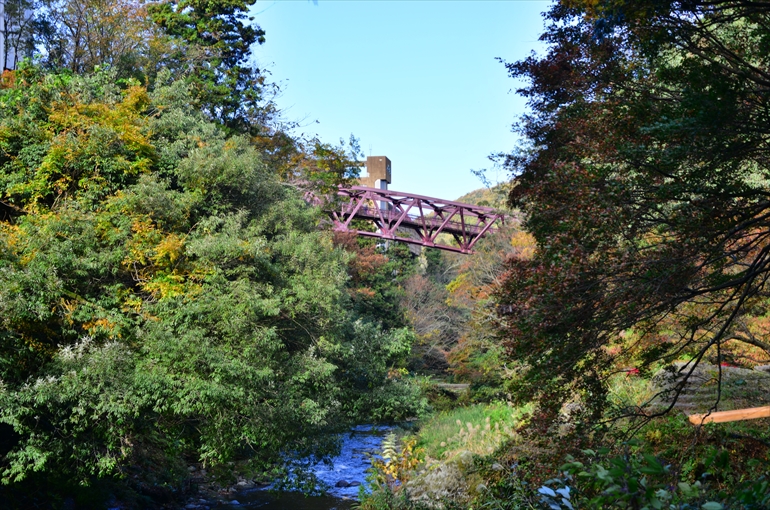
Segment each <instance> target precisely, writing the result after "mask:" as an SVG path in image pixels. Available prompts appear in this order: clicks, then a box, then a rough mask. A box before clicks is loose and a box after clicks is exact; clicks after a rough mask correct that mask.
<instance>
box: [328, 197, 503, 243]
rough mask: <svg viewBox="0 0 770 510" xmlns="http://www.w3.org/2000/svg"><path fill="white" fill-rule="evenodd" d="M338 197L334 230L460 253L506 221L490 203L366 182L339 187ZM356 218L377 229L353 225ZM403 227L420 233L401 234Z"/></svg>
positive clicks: (334, 213)
mask: <svg viewBox="0 0 770 510" xmlns="http://www.w3.org/2000/svg"><path fill="white" fill-rule="evenodd" d="M338 198H339V199H340V201H338V203H337V206H336V207H335V208H334V209H333V210H331V211H330V216H331V218H332V221H333V222H334V228H335V230H338V231H348V232H349V231H353V232H355V233H357V234H358V235H363V236H370V237H379V238H382V239H391V240H395V241H401V242H407V243H413V244H420V245H423V246H432V247H436V248H439V249H443V250H450V251H456V252H460V253H471V252H472V249H473V246H474V245H475V243H476V241H478V239H480V238H481V237H482V236H483V235H484V234H486V233H487V232H489V231H490V230H492V229H494V228H495V225H497V224H499V223H502V222H504V221H505V215H504V214H502V213H500V212H498V211H496V210H494V209H492V208H491V207H481V206H475V205H471V204H464V203H462V202H454V201H450V200H442V199H439V198H433V197H428V196H424V195H416V194H412V193H403V192H400V191H393V190H382V189H377V188H367V187H364V186H353V187H351V188H340V190H339V192H338ZM356 218H358V219H364V220H369V221H372V222H373V223H374V224H375V225H376V226H377V228H378V230H377V232H368V231H360V230H356V229H354V228H352V227H351V222H352V220H353V219H356ZM404 230H407V231H410V232H413V233H414V234H416V235H417V237H416V238H415V237H404V236H403V235H399V234H400V233H402V232H403V231H404ZM441 234H450V235H451V236H452V237H453V238H454V239H455V241H456V242H457V246H454V245H451V244H447V243H446V242H443V241H442V240H441V239H440V238H439V236H440V235H441Z"/></svg>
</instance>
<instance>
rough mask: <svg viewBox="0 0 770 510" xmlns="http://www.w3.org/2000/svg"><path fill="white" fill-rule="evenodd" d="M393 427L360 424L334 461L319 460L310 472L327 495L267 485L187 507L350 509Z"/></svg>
mask: <svg viewBox="0 0 770 510" xmlns="http://www.w3.org/2000/svg"><path fill="white" fill-rule="evenodd" d="M391 428H392V427H388V426H384V425H358V426H356V427H353V428H352V429H351V430H350V432H348V433H346V434H344V435H343V436H342V447H341V450H340V454H339V455H338V456H336V457H334V458H332V463H331V464H324V463H323V462H319V463H318V464H316V465H315V466H314V467H313V468H312V469H311V471H312V472H313V473H314V474H315V475H316V476H317V477H318V479H319V480H320V481H322V482H323V483H325V484H326V485H328V486H329V487H330V489H329V490H328V491H327V496H304V495H302V494H300V493H296V492H271V491H269V490H267V489H268V488H256V489H242V490H238V491H237V492H234V493H232V494H231V495H229V496H228V499H227V500H224V501H222V500H220V501H216V502H213V501H206V500H200V502H199V503H198V504H195V503H191V504H189V505H187V507H185V508H191V509H192V508H260V509H263V510H347V509H350V508H352V507H353V505H354V504H355V503H356V501H357V499H358V491H359V485H362V484H365V483H366V470H367V469H369V467H370V466H371V464H370V462H369V457H368V455H373V454H377V453H379V451H380V447H381V444H382V439H383V437H385V435H386V434H387V432H388V431H389V430H391Z"/></svg>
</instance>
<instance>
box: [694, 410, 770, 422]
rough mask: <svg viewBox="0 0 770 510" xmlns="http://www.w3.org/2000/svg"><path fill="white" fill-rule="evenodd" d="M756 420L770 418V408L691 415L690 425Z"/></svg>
mask: <svg viewBox="0 0 770 510" xmlns="http://www.w3.org/2000/svg"><path fill="white" fill-rule="evenodd" d="M757 418H770V406H766V407H750V408H748V409H736V410H734V411H719V412H717V413H711V414H691V415H690V416H689V419H690V423H692V424H693V425H700V424H701V423H724V422H728V421H739V420H755V419H757Z"/></svg>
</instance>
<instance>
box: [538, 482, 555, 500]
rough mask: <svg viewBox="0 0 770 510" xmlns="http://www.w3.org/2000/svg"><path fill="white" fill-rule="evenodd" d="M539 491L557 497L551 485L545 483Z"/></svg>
mask: <svg viewBox="0 0 770 510" xmlns="http://www.w3.org/2000/svg"><path fill="white" fill-rule="evenodd" d="M537 492H539V493H540V494H544V495H546V496H550V497H552V498H555V497H556V493H555V492H554V491H553V489H551V488H550V487H546V486H545V485H544V486H542V487H540V488H539V489H538V490H537Z"/></svg>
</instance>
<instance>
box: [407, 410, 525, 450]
mask: <svg viewBox="0 0 770 510" xmlns="http://www.w3.org/2000/svg"><path fill="white" fill-rule="evenodd" d="M529 411H530V409H529V408H514V407H511V406H508V405H506V404H502V403H498V404H477V405H472V406H467V407H459V408H456V409H453V410H451V411H445V412H442V413H440V414H437V415H435V416H433V417H432V418H431V419H430V420H429V421H427V422H426V423H425V424H424V425H423V426H422V427H421V428H420V432H419V441H418V447H420V448H423V449H424V451H425V455H426V456H427V457H429V458H433V459H445V458H448V457H452V456H454V454H456V453H458V452H460V451H469V452H471V453H475V454H478V455H489V454H490V453H492V452H493V451H494V450H495V449H496V448H497V447H498V446H499V445H500V444H501V443H502V442H503V441H505V440H506V439H508V438H510V437H511V436H512V435H513V434H514V430H515V429H516V427H517V426H518V424H519V423H520V422H521V420H522V419H524V418H525V417H526V415H527V414H528V413H529Z"/></svg>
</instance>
